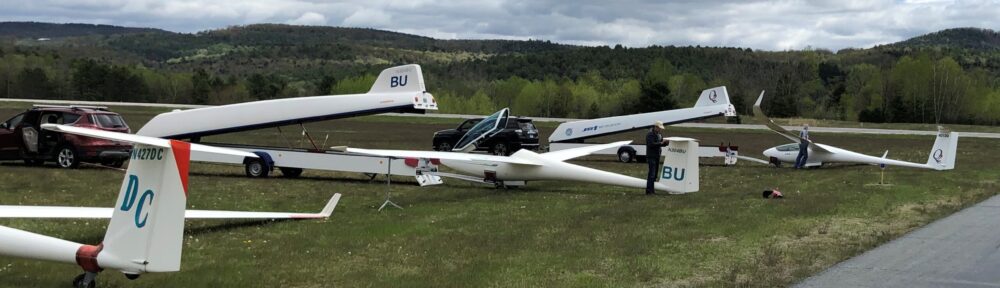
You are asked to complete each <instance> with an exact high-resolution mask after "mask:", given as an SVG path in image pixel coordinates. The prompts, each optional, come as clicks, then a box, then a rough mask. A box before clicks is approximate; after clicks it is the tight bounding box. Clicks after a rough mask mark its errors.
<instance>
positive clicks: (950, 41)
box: [889, 28, 1000, 51]
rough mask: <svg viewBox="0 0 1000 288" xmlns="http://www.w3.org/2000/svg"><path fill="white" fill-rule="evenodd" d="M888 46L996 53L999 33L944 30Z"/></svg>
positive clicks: (961, 29) (955, 29)
mask: <svg viewBox="0 0 1000 288" xmlns="http://www.w3.org/2000/svg"><path fill="white" fill-rule="evenodd" d="M889 46H893V47H909V48H952V49H967V50H974V51H998V50H1000V32H997V31H993V30H990V29H980V28H954V29H946V30H941V31H938V32H934V33H930V34H926V35H922V36H917V37H914V38H910V39H908V40H905V41H901V42H897V43H893V44H890V45H889Z"/></svg>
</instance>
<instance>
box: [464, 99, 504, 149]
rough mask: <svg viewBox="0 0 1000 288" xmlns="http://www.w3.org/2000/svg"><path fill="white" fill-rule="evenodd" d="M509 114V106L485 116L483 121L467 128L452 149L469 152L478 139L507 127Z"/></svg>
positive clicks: (490, 135)
mask: <svg viewBox="0 0 1000 288" xmlns="http://www.w3.org/2000/svg"><path fill="white" fill-rule="evenodd" d="M508 116H510V108H503V109H502V110H500V111H497V112H496V113H493V115H490V116H489V117H486V118H485V119H483V121H479V123H476V125H475V126H472V128H470V129H469V132H468V133H465V136H462V139H459V140H458V143H456V144H455V148H454V149H452V151H456V152H470V151H472V150H475V149H476V143H478V142H479V141H480V140H483V139H486V138H490V137H493V135H496V134H497V133H499V132H500V130H502V129H503V128H504V127H507V117H508Z"/></svg>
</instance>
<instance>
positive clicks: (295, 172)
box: [278, 167, 302, 178]
mask: <svg viewBox="0 0 1000 288" xmlns="http://www.w3.org/2000/svg"><path fill="white" fill-rule="evenodd" d="M278 169H280V170H281V176H284V177H286V178H298V177H299V176H301V175H302V168H291V167H280V168H278Z"/></svg>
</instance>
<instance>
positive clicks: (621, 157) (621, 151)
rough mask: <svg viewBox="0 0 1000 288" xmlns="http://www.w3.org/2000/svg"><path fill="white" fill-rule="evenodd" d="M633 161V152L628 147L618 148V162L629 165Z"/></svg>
mask: <svg viewBox="0 0 1000 288" xmlns="http://www.w3.org/2000/svg"><path fill="white" fill-rule="evenodd" d="M633 160H635V150H632V148H630V147H622V148H618V161H621V162H622V163H629V162H632V161H633Z"/></svg>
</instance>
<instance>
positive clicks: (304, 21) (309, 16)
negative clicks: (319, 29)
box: [285, 12, 326, 26]
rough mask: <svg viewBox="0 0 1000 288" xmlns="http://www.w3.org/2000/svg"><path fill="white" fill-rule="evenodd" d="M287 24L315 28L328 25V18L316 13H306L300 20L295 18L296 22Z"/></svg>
mask: <svg viewBox="0 0 1000 288" xmlns="http://www.w3.org/2000/svg"><path fill="white" fill-rule="evenodd" d="M285 23H288V24H292V25H314V26H318V25H326V16H323V14H319V13H316V12H306V13H304V14H302V16H299V18H295V19H294V20H289V21H288V22H285Z"/></svg>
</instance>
